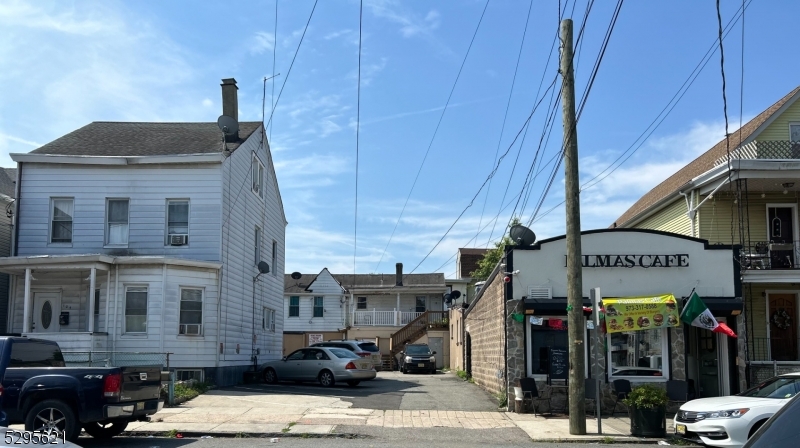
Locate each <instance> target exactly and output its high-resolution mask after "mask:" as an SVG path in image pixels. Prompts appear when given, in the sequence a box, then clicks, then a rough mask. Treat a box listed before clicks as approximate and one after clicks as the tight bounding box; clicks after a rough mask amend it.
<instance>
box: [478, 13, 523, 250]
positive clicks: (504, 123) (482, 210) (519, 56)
mask: <svg viewBox="0 0 800 448" xmlns="http://www.w3.org/2000/svg"><path fill="white" fill-rule="evenodd" d="M532 9H533V0H530V3H529V4H528V15H527V17H526V19H525V27H524V28H523V29H522V40H521V41H520V43H519V53H518V54H517V63H516V65H515V66H514V76H513V77H512V78H511V89H509V91H508V101H507V102H506V111H505V113H504V114H503V124H502V125H501V126H500V136H499V137H498V139H497V148H495V150H494V158H493V159H492V161H495V160H497V155H498V154H500V144H501V143H502V141H503V132H504V131H505V129H506V120H507V119H508V110H509V109H510V108H511V98H512V97H513V94H514V84H516V82H517V72H518V71H519V61H520V60H521V59H522V48H523V47H524V46H525V35H526V34H527V33H528V23H529V22H530V20H531V10H532ZM520 149H522V144H520ZM515 166H516V163H515ZM491 189H492V181H491V180H490V181H489V186H488V187H486V197H485V198H484V200H483V208H482V209H481V217H480V220H478V234H480V228H481V224H482V223H483V214H484V212H485V211H486V203H487V202H488V201H489V192H490V191H491ZM503 199H505V198H503ZM478 234H475V237H476V238H477V237H478ZM489 239H491V236H490V237H489ZM487 244H488V243H487Z"/></svg>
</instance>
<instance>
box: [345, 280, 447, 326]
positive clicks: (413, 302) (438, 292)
mask: <svg viewBox="0 0 800 448" xmlns="http://www.w3.org/2000/svg"><path fill="white" fill-rule="evenodd" d="M445 291H446V289H445V288H444V287H442V288H426V290H425V291H404V292H397V293H386V292H382V291H354V292H353V293H352V294H351V296H350V297H351V298H350V301H351V306H350V316H349V320H350V322H351V325H353V326H355V327H402V326H405V325H406V324H408V323H409V322H411V321H413V320H414V319H416V318H418V317H419V316H421V315H422V314H423V313H425V311H443V310H444V308H443V304H442V294H443V293H444V292H445Z"/></svg>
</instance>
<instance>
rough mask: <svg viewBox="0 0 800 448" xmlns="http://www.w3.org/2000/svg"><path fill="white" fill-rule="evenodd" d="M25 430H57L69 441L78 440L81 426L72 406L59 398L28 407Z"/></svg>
mask: <svg viewBox="0 0 800 448" xmlns="http://www.w3.org/2000/svg"><path fill="white" fill-rule="evenodd" d="M25 430H26V431H40V432H48V431H58V432H59V433H61V434H64V438H65V439H67V440H69V441H70V442H74V441H76V440H78V435H80V432H81V427H80V426H78V419H77V418H75V412H73V411H72V408H71V407H70V406H69V405H68V404H66V403H64V402H63V401H61V400H44V401H40V402H38V403H36V404H35V405H33V407H31V408H30V410H29V411H28V414H27V415H26V416H25Z"/></svg>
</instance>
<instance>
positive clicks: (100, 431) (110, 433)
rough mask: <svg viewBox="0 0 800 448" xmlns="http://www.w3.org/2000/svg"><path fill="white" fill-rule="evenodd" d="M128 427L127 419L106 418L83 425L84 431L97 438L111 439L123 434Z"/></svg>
mask: <svg viewBox="0 0 800 448" xmlns="http://www.w3.org/2000/svg"><path fill="white" fill-rule="evenodd" d="M127 427H128V422H127V421H125V420H106V421H104V422H92V423H87V424H85V425H83V429H84V431H86V433H87V434H89V435H90V436H92V437H94V438H95V439H110V438H112V437H115V436H118V435H120V434H122V431H125V428H127Z"/></svg>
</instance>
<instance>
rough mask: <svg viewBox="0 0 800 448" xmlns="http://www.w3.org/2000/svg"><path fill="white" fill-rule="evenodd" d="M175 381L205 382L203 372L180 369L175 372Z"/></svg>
mask: <svg viewBox="0 0 800 448" xmlns="http://www.w3.org/2000/svg"><path fill="white" fill-rule="evenodd" d="M175 379H176V380H178V381H189V380H195V381H198V382H201V383H202V382H203V371H202V370H200V369H191V370H188V369H180V370H176V371H175Z"/></svg>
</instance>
